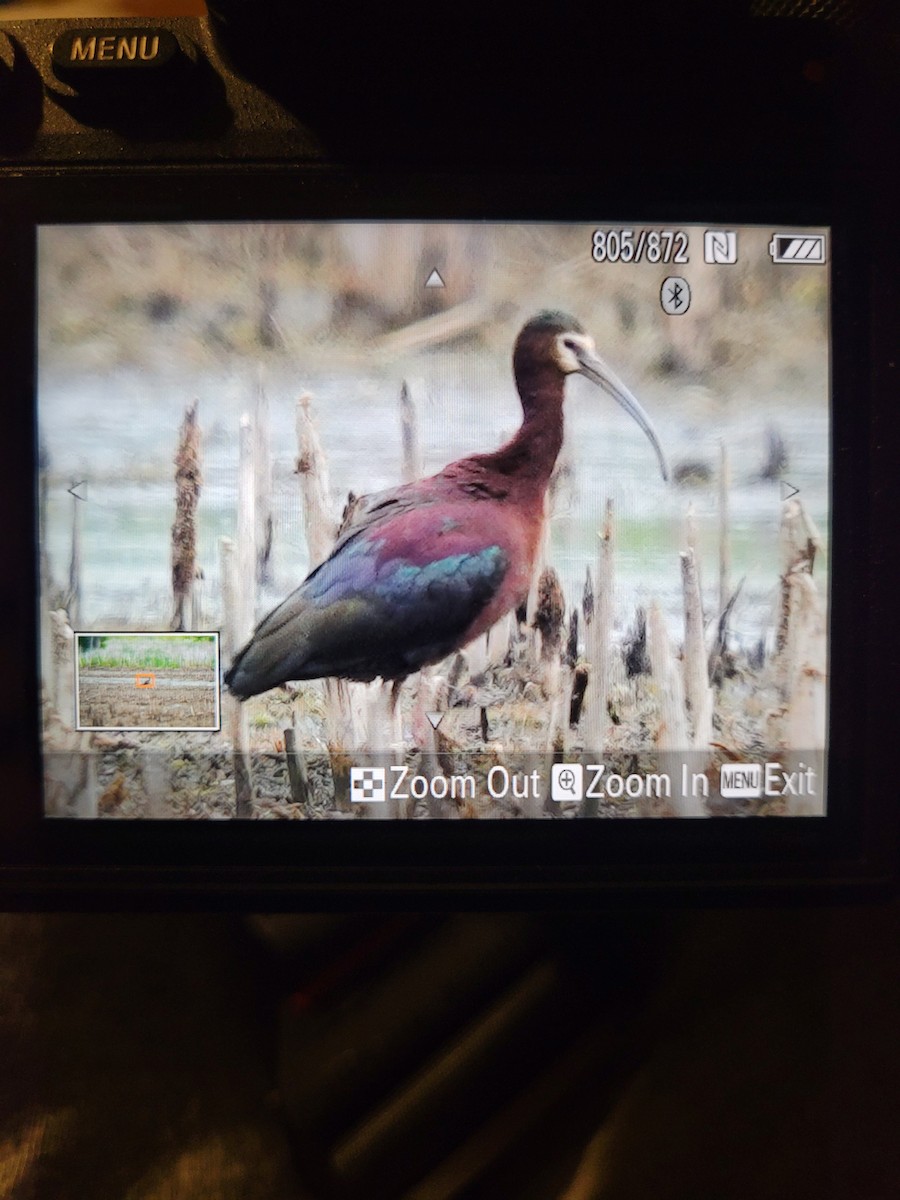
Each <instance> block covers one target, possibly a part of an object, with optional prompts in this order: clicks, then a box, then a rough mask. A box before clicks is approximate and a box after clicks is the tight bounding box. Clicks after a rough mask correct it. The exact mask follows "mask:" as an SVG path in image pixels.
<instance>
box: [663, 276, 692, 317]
mask: <svg viewBox="0 0 900 1200" xmlns="http://www.w3.org/2000/svg"><path fill="white" fill-rule="evenodd" d="M659 302H660V304H661V305H662V310H663V312H664V313H668V314H669V316H670V317H680V316H682V314H683V313H686V312H687V310H688V309H689V308H690V307H691V285H690V284H689V283H688V281H687V280H686V279H683V278H682V277H681V276H680V275H670V276H669V277H668V279H664V280H663V284H662V287H661V288H660V289H659Z"/></svg>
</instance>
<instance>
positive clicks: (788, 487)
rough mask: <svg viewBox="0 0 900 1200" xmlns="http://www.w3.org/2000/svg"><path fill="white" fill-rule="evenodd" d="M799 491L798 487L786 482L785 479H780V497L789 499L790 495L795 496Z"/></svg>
mask: <svg viewBox="0 0 900 1200" xmlns="http://www.w3.org/2000/svg"><path fill="white" fill-rule="evenodd" d="M799 491H800V489H799V488H795V487H794V485H793V484H792V483H788V482H787V480H785V479H782V481H781V499H782V500H790V498H791V496H796V495H797V493H798V492H799Z"/></svg>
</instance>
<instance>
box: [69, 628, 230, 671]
mask: <svg viewBox="0 0 900 1200" xmlns="http://www.w3.org/2000/svg"><path fill="white" fill-rule="evenodd" d="M98 641H102V643H103V644H102V645H97V644H96V643H97V642H98ZM78 665H79V667H80V669H81V670H83V671H87V670H103V669H107V670H122V671H166V670H185V669H189V670H198V671H214V670H215V667H216V655H215V641H214V638H213V637H212V636H211V635H210V634H191V635H188V636H183V635H178V636H174V635H173V636H167V635H165V634H159V635H148V636H146V637H116V636H115V635H114V634H111V635H108V636H105V637H103V638H102V639H100V638H97V637H96V636H93V635H89V636H84V637H79V639H78Z"/></svg>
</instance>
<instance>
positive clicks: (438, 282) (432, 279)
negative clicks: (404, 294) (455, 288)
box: [425, 267, 446, 288]
mask: <svg viewBox="0 0 900 1200" xmlns="http://www.w3.org/2000/svg"><path fill="white" fill-rule="evenodd" d="M425 286H426V287H433V288H442V287H445V286H446V285H445V283H444V281H443V279H441V276H440V272H439V271H438V269H437V267H435V269H434V270H433V271H432V272H431V274H430V275H429V276H428V278H427V279H426V280H425Z"/></svg>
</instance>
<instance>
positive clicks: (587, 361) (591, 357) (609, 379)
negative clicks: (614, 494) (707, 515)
mask: <svg viewBox="0 0 900 1200" xmlns="http://www.w3.org/2000/svg"><path fill="white" fill-rule="evenodd" d="M578 360H579V362H580V363H581V374H582V375H584V376H585V377H586V378H587V379H590V380H591V381H592V382H593V383H596V384H597V385H598V386H599V387H602V388H603V390H604V391H605V392H608V393H609V395H610V396H612V398H613V399H614V400H617V401H618V402H619V404H621V405H622V407H623V408H624V409H625V411H626V412H627V413H628V414H629V416H631V417H633V418H634V419H635V421H637V423H638V425H640V427H641V429H643V431H644V433H645V434H646V435H647V437H648V439H649V441H650V445H651V446H652V447H653V449H654V450H655V451H656V457H657V458H658V459H659V469H660V471H661V472H662V477H663V479H664V480H665V481H666V483H668V481H669V465H668V463H667V462H666V456H665V454H663V449H662V446H661V445H660V444H659V438H658V437H657V435H656V430H655V429H654V428H653V423H652V422H651V420H650V418H649V417H648V416H647V414H646V413H645V412H644V410H643V408H641V406H640V404H638V402H637V400H635V398H634V396H633V395H632V394H631V392H630V391H629V390H628V388H627V387H626V386H625V384H624V383H623V382H622V381H621V379H619V377H618V376H617V375H616V374H615V373H614V372H613V371H611V370H610V369H609V367H608V366H607V365H606V363H605V362H604V361H603V359H602V358H600V357H599V355H596V354H589V353H588V352H587V351H586V350H582V351H581V352H580V353H579V355H578Z"/></svg>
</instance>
